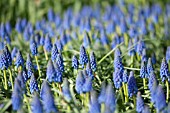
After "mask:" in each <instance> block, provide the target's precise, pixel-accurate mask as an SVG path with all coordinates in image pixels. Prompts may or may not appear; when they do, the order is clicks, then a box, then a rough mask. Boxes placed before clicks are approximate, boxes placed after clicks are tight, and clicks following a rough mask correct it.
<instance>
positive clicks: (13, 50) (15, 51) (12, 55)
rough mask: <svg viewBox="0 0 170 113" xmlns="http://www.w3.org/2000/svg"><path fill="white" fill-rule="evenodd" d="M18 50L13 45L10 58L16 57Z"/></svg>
mask: <svg viewBox="0 0 170 113" xmlns="http://www.w3.org/2000/svg"><path fill="white" fill-rule="evenodd" d="M17 52H18V49H17V48H16V47H14V48H13V49H12V52H11V57H12V60H14V58H15V57H16V53H17Z"/></svg>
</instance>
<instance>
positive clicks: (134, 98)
mask: <svg viewBox="0 0 170 113" xmlns="http://www.w3.org/2000/svg"><path fill="white" fill-rule="evenodd" d="M133 102H134V108H135V107H136V97H135V96H133Z"/></svg>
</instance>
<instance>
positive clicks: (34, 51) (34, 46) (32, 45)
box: [30, 41, 38, 56]
mask: <svg viewBox="0 0 170 113" xmlns="http://www.w3.org/2000/svg"><path fill="white" fill-rule="evenodd" d="M30 50H31V53H32V55H33V56H37V54H38V50H37V44H36V42H35V41H34V42H32V43H30Z"/></svg>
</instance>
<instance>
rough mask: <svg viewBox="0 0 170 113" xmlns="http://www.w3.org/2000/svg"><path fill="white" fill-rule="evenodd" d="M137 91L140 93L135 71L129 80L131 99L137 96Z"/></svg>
mask: <svg viewBox="0 0 170 113" xmlns="http://www.w3.org/2000/svg"><path fill="white" fill-rule="evenodd" d="M137 91H138V88H137V84H136V79H135V77H134V73H133V71H131V72H130V76H129V79H128V95H129V97H132V96H134V95H136V93H137Z"/></svg>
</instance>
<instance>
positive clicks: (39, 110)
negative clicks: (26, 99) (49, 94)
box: [31, 94, 43, 113]
mask: <svg viewBox="0 0 170 113" xmlns="http://www.w3.org/2000/svg"><path fill="white" fill-rule="evenodd" d="M31 111H32V113H43V107H42V104H41V101H40V99H39V96H38V94H35V95H34V96H33V98H32V101H31Z"/></svg>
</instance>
